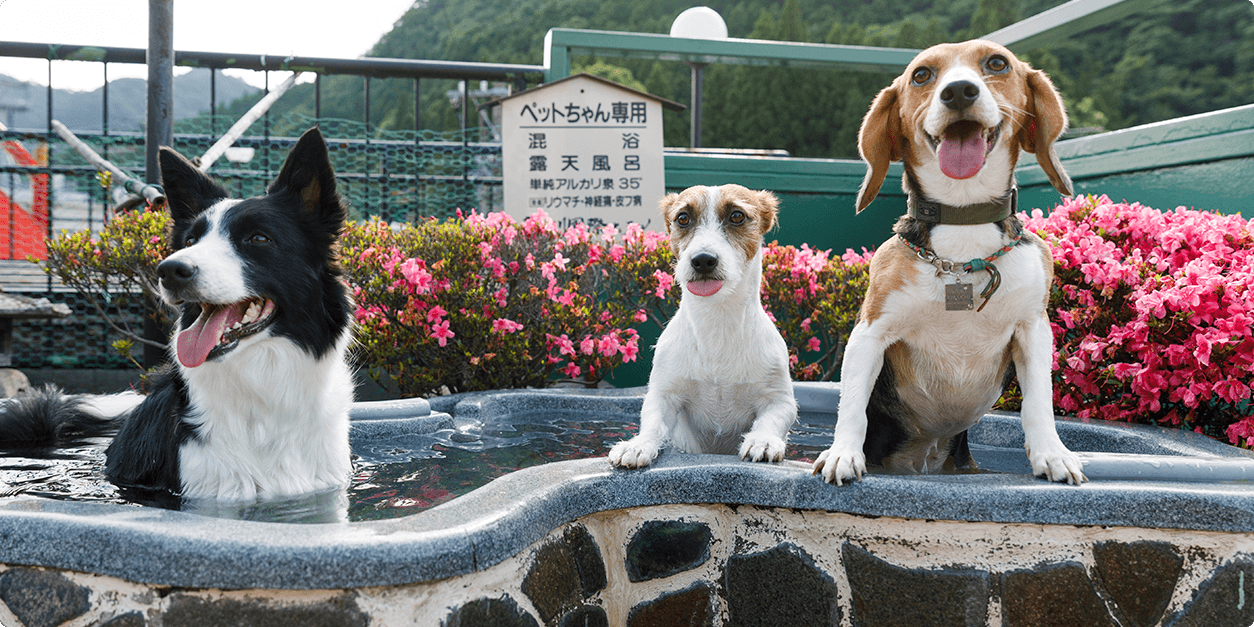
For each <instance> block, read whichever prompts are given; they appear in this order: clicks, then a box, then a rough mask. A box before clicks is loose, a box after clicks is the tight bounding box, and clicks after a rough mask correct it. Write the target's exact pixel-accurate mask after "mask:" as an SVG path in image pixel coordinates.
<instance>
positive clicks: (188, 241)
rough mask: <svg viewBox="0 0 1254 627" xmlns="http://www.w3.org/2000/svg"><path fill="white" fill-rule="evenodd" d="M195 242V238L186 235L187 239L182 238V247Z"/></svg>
mask: <svg viewBox="0 0 1254 627" xmlns="http://www.w3.org/2000/svg"><path fill="white" fill-rule="evenodd" d="M195 243H196V238H194V237H188V238H187V239H185V240H183V247H184V248H187V247H188V246H191V245H192V244H195Z"/></svg>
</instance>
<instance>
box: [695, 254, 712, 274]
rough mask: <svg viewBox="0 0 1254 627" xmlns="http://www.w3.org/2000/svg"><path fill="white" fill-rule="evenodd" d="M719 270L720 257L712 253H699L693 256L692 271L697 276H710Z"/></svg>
mask: <svg viewBox="0 0 1254 627" xmlns="http://www.w3.org/2000/svg"><path fill="white" fill-rule="evenodd" d="M716 268H718V257H715V256H714V255H711V254H710V253H697V254H695V255H693V256H692V269H693V270H696V271H697V274H709V273H711V272H714V270H715V269H716Z"/></svg>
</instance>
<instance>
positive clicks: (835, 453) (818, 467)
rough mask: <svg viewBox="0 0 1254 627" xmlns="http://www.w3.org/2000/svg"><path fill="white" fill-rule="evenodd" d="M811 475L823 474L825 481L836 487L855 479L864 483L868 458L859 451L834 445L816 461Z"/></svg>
mask: <svg viewBox="0 0 1254 627" xmlns="http://www.w3.org/2000/svg"><path fill="white" fill-rule="evenodd" d="M811 473H812V474H816V475H817V474H822V475H823V480H824V481H826V482H828V483H835V484H836V485H845V482H846V481H853V480H854V479H857V480H858V481H862V475H863V474H865V473H866V456H865V455H863V454H862V451H861V450H859V449H853V448H845V447H841V446H839V445H836V444H834V445H832V448H829V449H827V450H826V451H823V452H822V453H820V454H819V458H818V459H816V460H814V465H813V466H812V467H811Z"/></svg>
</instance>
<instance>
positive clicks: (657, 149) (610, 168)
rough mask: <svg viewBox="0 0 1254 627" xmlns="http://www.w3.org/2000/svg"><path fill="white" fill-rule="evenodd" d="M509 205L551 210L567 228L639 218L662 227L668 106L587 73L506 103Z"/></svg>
mask: <svg viewBox="0 0 1254 627" xmlns="http://www.w3.org/2000/svg"><path fill="white" fill-rule="evenodd" d="M501 107H502V109H501V128H502V162H503V167H502V176H503V178H504V187H505V190H504V192H505V211H506V212H507V213H509V214H510V215H512V216H513V217H515V218H517V219H519V220H521V219H524V218H526V217H527V216H529V215H531V214H533V213H535V212H536V210H537V209H543V210H544V212H545V213H547V214H549V216H550V217H552V218H553V219H554V220H556V221H557V223H558V226H560V227H562V228H566V227H569V226H572V225H574V224H576V223H580V222H582V223H585V224H587V225H588V226H589V227H600V226H604V225H607V224H615V225H619V226H622V225H625V224H626V223H628V222H635V223H637V224H639V225H640V226H642V227H644V228H646V229H650V228H651V229H653V230H661V229H663V228H664V227H663V225H662V222H661V220H660V217H659V214H658V202H659V201H661V199H662V196H663V195H664V194H665V182H666V175H665V171H664V169H663V164H662V105H661V103H660V102H659V101H658V100H655V99H653V98H650V97H649V96H647V95H645V94H642V93H639V92H636V91H633V90H629V89H625V88H620V87H617V86H614V85H613V84H609V83H606V82H602V81H600V80H596V79H593V78H589V77H587V76H574V77H571V78H570V79H567V80H564V81H559V82H555V83H551V84H549V85H544V86H541V87H537V88H535V89H532V90H529V91H527V92H524V93H520V94H518V95H516V96H513V97H511V98H508V99H506V100H504V101H502V102H501Z"/></svg>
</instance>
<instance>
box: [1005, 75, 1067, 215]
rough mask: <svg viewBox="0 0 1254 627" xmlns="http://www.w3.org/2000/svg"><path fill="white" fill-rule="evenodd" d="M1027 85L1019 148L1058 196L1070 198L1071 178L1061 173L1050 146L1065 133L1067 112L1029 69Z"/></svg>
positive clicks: (1043, 77) (1044, 81)
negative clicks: (1038, 166) (1032, 158)
mask: <svg viewBox="0 0 1254 627" xmlns="http://www.w3.org/2000/svg"><path fill="white" fill-rule="evenodd" d="M1027 81H1028V92H1029V94H1030V98H1029V99H1028V114H1029V115H1028V118H1027V120H1026V122H1025V123H1024V125H1023V128H1020V129H1019V145H1020V146H1022V147H1023V149H1024V150H1026V151H1028V152H1030V153H1032V154H1035V155H1036V162H1037V163H1039V164H1041V169H1042V170H1044V171H1045V175H1046V176H1048V177H1049V182H1050V184H1052V185H1053V186H1054V189H1056V190H1058V193H1060V194H1062V195H1063V196H1072V195H1074V194H1075V192H1074V191H1073V189H1072V187H1071V177H1069V176H1067V172H1066V171H1065V170H1063V169H1062V162H1060V161H1059V160H1058V154H1057V153H1056V152H1054V142H1055V141H1057V139H1058V136H1059V135H1062V132H1063V131H1065V130H1067V109H1066V108H1065V107H1064V106H1063V103H1062V96H1060V95H1058V90H1056V89H1054V84H1053V83H1051V82H1050V81H1049V77H1048V76H1046V75H1045V73H1044V72H1042V71H1040V70H1031V69H1029V70H1028V72H1027Z"/></svg>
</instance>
